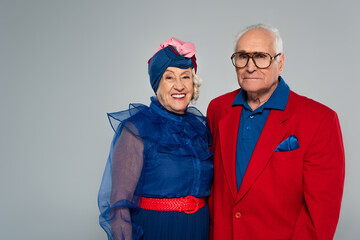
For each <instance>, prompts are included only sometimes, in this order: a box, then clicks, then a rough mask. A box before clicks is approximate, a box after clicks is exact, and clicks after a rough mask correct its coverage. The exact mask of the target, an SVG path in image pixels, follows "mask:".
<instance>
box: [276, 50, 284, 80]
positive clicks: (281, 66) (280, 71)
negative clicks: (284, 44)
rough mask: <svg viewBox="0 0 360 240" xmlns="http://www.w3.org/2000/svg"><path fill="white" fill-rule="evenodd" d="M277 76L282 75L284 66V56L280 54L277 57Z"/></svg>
mask: <svg viewBox="0 0 360 240" xmlns="http://www.w3.org/2000/svg"><path fill="white" fill-rule="evenodd" d="M278 58H279V60H278V62H279V75H280V74H281V73H282V71H283V69H284V64H285V54H284V53H282V54H281V55H280V56H279V57H278Z"/></svg>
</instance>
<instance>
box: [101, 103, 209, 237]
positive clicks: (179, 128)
mask: <svg viewBox="0 0 360 240" xmlns="http://www.w3.org/2000/svg"><path fill="white" fill-rule="evenodd" d="M151 101H152V102H151V104H150V107H147V106H145V105H142V104H130V108H129V110H126V111H122V112H117V113H111V114H108V117H109V120H110V123H111V125H112V127H113V129H114V131H115V136H114V139H113V141H112V144H111V149H110V154H109V158H108V161H107V164H106V167H105V171H104V175H103V179H102V183H101V186H100V190H99V197H98V204H99V209H100V225H101V226H102V228H103V229H104V230H105V231H106V233H107V235H108V239H114V240H117V239H134V240H136V239H143V240H147V239H151V240H155V239H156V240H162V239H172V240H173V239H179V240H180V239H181V240H186V239H193V240H205V239H206V240H207V239H208V237H209V213H208V206H207V204H206V205H205V206H204V207H203V208H201V209H199V210H198V211H197V212H196V213H193V214H186V213H184V212H172V211H153V210H145V209H140V208H139V202H140V197H148V198H178V197H185V196H188V195H191V196H194V197H198V198H203V197H208V196H209V194H210V187H211V183H212V179H213V162H212V152H211V151H210V150H209V148H208V146H209V145H210V139H211V136H210V132H209V129H208V127H207V124H206V118H205V117H204V116H203V115H202V114H201V113H200V112H199V111H198V110H197V109H196V108H194V107H189V108H188V109H187V111H186V112H185V114H181V115H180V114H176V113H173V112H170V111H167V110H166V109H165V108H164V107H163V106H162V105H161V104H160V103H159V102H158V100H157V98H156V97H152V98H151Z"/></svg>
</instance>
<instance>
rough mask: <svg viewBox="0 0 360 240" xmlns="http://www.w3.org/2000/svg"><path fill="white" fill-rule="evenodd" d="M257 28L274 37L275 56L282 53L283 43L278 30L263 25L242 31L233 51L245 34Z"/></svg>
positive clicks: (256, 25) (255, 25)
mask: <svg viewBox="0 0 360 240" xmlns="http://www.w3.org/2000/svg"><path fill="white" fill-rule="evenodd" d="M257 28H260V29H264V30H266V31H268V32H270V33H271V34H272V35H273V36H274V50H275V52H276V54H277V53H282V52H283V41H282V39H281V36H280V32H279V30H278V29H277V28H274V27H273V26H270V25H267V24H263V23H259V24H254V25H251V26H248V27H246V28H245V29H244V30H242V31H241V32H240V33H239V34H238V35H237V37H236V44H235V51H236V45H237V43H238V41H239V39H240V38H241V37H242V36H243V35H244V34H245V33H246V32H248V31H250V30H252V29H257Z"/></svg>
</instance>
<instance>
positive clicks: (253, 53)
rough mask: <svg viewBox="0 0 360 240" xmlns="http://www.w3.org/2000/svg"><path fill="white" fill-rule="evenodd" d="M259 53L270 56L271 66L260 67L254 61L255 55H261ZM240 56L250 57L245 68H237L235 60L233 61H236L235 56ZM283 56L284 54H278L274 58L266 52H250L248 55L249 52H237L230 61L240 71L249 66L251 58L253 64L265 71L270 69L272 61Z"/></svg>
mask: <svg viewBox="0 0 360 240" xmlns="http://www.w3.org/2000/svg"><path fill="white" fill-rule="evenodd" d="M259 53H260V54H265V55H268V56H269V57H270V63H269V65H268V66H267V67H259V66H258V65H257V64H256V61H255V60H254V55H255V54H259ZM238 54H245V55H247V56H248V59H247V61H246V64H245V66H243V67H237V66H236V65H235V63H234V60H233V59H234V57H235V55H238ZM281 54H282V53H278V54H276V55H275V56H273V57H272V56H271V55H270V53H266V52H249V53H247V52H235V53H233V54H232V55H231V57H230V59H231V62H232V64H233V65H234V67H235V68H238V69H241V68H244V67H246V66H247V65H248V64H249V60H250V58H251V59H252V61H253V63H254V64H255V66H256V67H257V68H259V69H265V68H268V67H270V65H271V63H272V61H273V60H274V59H275V58H276V57H278V56H280V55H281Z"/></svg>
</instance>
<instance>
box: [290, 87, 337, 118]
mask: <svg viewBox="0 0 360 240" xmlns="http://www.w3.org/2000/svg"><path fill="white" fill-rule="evenodd" d="M287 108H289V109H291V110H294V111H296V112H299V113H302V114H308V115H312V116H315V115H324V114H325V115H327V114H336V113H335V111H334V110H332V109H331V108H329V107H328V106H326V105H324V104H322V103H320V102H318V101H315V100H313V99H311V98H308V97H305V96H302V95H299V94H297V93H295V92H293V91H290V96H289V102H288V106H287Z"/></svg>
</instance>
